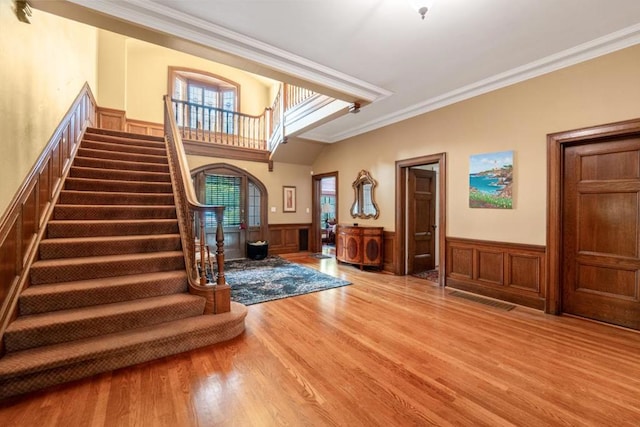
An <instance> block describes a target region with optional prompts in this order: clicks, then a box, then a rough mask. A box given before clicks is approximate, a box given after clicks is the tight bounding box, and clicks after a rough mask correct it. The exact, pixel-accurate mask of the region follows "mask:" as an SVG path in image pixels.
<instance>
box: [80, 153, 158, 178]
mask: <svg viewBox="0 0 640 427" xmlns="http://www.w3.org/2000/svg"><path fill="white" fill-rule="evenodd" d="M73 164H74V165H75V166H79V167H85V168H93V169H115V170H133V171H141V172H163V173H169V165H168V164H161V163H146V162H130V161H127V160H112V159H101V158H97V157H84V156H82V155H81V153H80V152H78V154H77V155H76V158H75V159H74V161H73Z"/></svg>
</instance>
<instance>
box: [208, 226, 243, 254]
mask: <svg viewBox="0 0 640 427" xmlns="http://www.w3.org/2000/svg"><path fill="white" fill-rule="evenodd" d="M223 231H224V259H227V260H228V259H238V258H244V257H245V255H246V232H245V231H246V230H242V229H240V228H239V227H224V230H223ZM205 233H206V235H207V244H208V245H209V250H210V251H211V256H213V255H215V253H216V250H217V246H216V229H215V228H207V229H206V230H205Z"/></svg>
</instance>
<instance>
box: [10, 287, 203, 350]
mask: <svg viewBox="0 0 640 427" xmlns="http://www.w3.org/2000/svg"><path fill="white" fill-rule="evenodd" d="M204 305H205V299H204V298H203V297H200V296H197V295H191V294H186V293H185V294H173V295H162V296H157V297H151V298H143V299H139V300H132V301H123V302H117V303H113V304H103V305H97V306H92V307H83V308H74V309H70V310H61V311H54V312H50V313H42V314H33V315H30V316H20V317H19V318H18V319H17V320H15V321H14V322H12V323H11V324H10V325H9V326H8V327H7V329H6V330H5V333H4V343H5V350H6V351H7V353H12V352H15V351H21V350H26V349H29V348H34V347H43V346H47V345H53V344H59V343H62V342H69V341H75V340H80V339H85V338H90V337H95V336H99V335H107V334H111V333H115V332H120V331H124V330H128V329H135V328H141V327H144V326H150V325H155V324H158V323H163V322H169V321H172V320H178V319H184V318H186V317H193V316H200V315H202V314H203V313H204Z"/></svg>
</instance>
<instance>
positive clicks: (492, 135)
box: [313, 46, 640, 245]
mask: <svg viewBox="0 0 640 427" xmlns="http://www.w3.org/2000/svg"><path fill="white" fill-rule="evenodd" d="M639 76H640V46H634V47H631V48H627V49H625V50H622V51H619V52H615V53H612V54H609V55H606V56H603V57H600V58H597V59H594V60H591V61H588V62H585V63H582V64H578V65H575V66H572V67H569V68H566V69H563V70H560V71H556V72H553V73H550V74H547V75H544V76H541V77H538V78H535V79H532V80H528V81H526V82H523V83H519V84H516V85H513V86H510V87H507V88H504V89H501V90H497V91H494V92H491V93H488V94H485V95H482V96H478V97H475V98H472V99H470V100H467V101H463V102H460V103H457V104H454V105H451V106H448V107H445V108H442V109H439V110H436V111H433V112H430V113H426V114H423V115H421V116H418V117H415V118H413V119H410V120H407V121H404V122H401V123H397V124H395V125H391V126H388V127H385V128H382V129H379V130H376V131H372V132H370V133H367V134H364V135H360V136H357V137H354V138H351V139H349V140H346V141H344V142H340V143H337V144H332V145H330V146H328V147H327V148H325V149H324V150H323V152H322V153H321V154H320V156H319V157H318V159H317V160H316V162H315V163H314V165H313V169H314V171H315V173H323V172H328V171H333V170H339V171H340V188H339V191H340V196H339V197H340V213H339V215H340V221H341V222H351V221H352V219H351V217H350V216H349V213H348V210H349V208H350V206H351V203H352V201H353V200H352V198H353V191H352V189H351V182H352V181H353V180H354V179H355V177H356V174H357V173H358V171H359V170H360V169H368V170H369V171H370V172H371V174H372V175H373V177H374V178H375V179H376V180H377V181H378V184H379V186H378V189H377V193H376V198H377V201H378V203H379V205H380V207H381V214H380V218H379V219H378V220H377V221H373V220H369V221H365V220H358V222H359V223H361V224H371V225H374V224H375V225H378V226H384V227H385V229H387V230H394V229H395V208H394V206H395V205H394V203H395V161H396V160H402V159H409V158H413V157H418V156H423V155H428V154H433V153H440V152H446V153H447V176H446V179H447V230H446V233H447V235H448V236H454V237H464V238H474V239H483V240H495V241H504V242H515V243H529V244H540V245H543V244H545V236H546V153H547V151H546V136H547V134H548V133H553V132H559V131H564V130H570V129H575V128H580V127H586V126H592V125H598V124H603V123H609V122H614V121H620V120H628V119H632V118H637V117H640V101H639V100H640V77H639ZM505 150H514V168H515V173H514V182H515V187H514V208H513V209H512V210H499V209H471V208H469V207H468V196H469V189H468V174H469V156H470V155H473V154H480V153H487V152H494V151H505Z"/></svg>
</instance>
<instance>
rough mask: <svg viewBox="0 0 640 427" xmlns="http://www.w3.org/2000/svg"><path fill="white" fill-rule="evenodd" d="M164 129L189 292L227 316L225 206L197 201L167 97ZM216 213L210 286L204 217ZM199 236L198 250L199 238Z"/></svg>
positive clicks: (212, 310) (207, 308)
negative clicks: (214, 259)
mask: <svg viewBox="0 0 640 427" xmlns="http://www.w3.org/2000/svg"><path fill="white" fill-rule="evenodd" d="M164 100H165V105H164V127H165V141H166V144H167V152H168V153H167V154H168V157H169V169H170V171H171V181H172V182H173V188H174V190H173V192H174V197H175V203H176V211H177V216H178V224H179V227H180V238H181V241H182V247H183V252H184V258H185V265H186V269H187V275H188V277H189V292H190V293H192V294H196V295H201V296H204V297H205V298H206V305H205V314H217V313H226V312H229V311H230V310H231V289H230V287H229V285H228V284H227V282H226V280H225V277H224V232H223V228H222V227H223V219H224V206H213V205H205V204H202V203H200V202H199V201H198V199H197V197H196V193H195V190H194V188H193V181H192V179H191V175H190V173H189V165H188V163H187V156H186V154H185V151H184V146H183V144H182V137H181V135H180V131H179V129H178V125H177V124H176V119H175V117H176V115H175V112H174V110H173V105H175V101H172V99H171V98H170V97H169V96H168V95H165V97H164ZM208 212H209V213H213V214H214V216H215V219H216V225H217V228H216V246H217V248H216V256H215V258H216V264H217V270H218V271H217V274H215V272H214V271H213V268H211V274H212V277H213V276H214V275H215V283H209V281H208V278H207V266H208V265H207V264H208V263H207V259H206V258H207V256H206V255H207V253H208V250H207V247H206V246H207V245H206V241H205V238H204V237H205V233H204V225H205V221H204V218H205V214H206V213H208ZM197 236H199V237H200V238H199V239H198V240H199V244H198V248H196V237H197ZM196 250H197V251H198V253H199V254H200V260H199V263H197V262H196Z"/></svg>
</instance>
